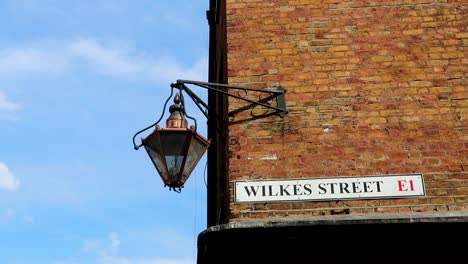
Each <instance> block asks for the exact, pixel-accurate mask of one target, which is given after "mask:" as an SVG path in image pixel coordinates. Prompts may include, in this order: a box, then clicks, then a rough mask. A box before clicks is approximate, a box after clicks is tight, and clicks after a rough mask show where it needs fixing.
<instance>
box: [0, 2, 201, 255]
mask: <svg viewBox="0 0 468 264" xmlns="http://www.w3.org/2000/svg"><path fill="white" fill-rule="evenodd" d="M208 3H209V1H208V0H204V1H193V0H171V1H166V0H157V1H154V0H151V1H150V0H41V1H38V0H0V18H1V19H0V21H1V23H0V32H2V33H1V34H0V263H2V264H187V263H195V259H196V239H197V235H198V234H199V233H200V232H201V231H203V230H204V229H205V228H206V187H205V183H204V182H205V181H204V178H205V175H204V165H205V162H206V160H205V158H204V159H203V160H202V161H201V162H200V164H199V165H198V167H197V169H196V170H195V171H194V173H193V174H192V176H191V177H190V179H189V180H188V182H187V184H186V186H185V188H184V189H183V191H182V193H180V194H178V193H174V192H169V190H168V189H167V188H164V187H163V184H162V181H161V179H160V177H159V175H157V172H156V170H155V169H154V168H153V167H152V164H151V162H150V160H149V159H148V158H147V154H146V153H145V152H144V150H143V149H140V150H139V151H135V150H134V149H133V146H132V142H131V139H132V136H133V134H134V133H135V132H137V131H138V130H139V129H142V128H144V127H146V126H148V125H149V124H151V123H153V122H155V121H156V120H157V119H158V118H159V116H160V114H161V112H162V107H163V102H164V101H165V99H166V98H167V96H168V95H169V93H170V88H169V85H170V83H171V82H174V81H175V80H177V79H193V80H201V81H206V79H207V74H208V72H207V58H208V36H209V35H208V24H207V21H206V18H205V11H206V9H208ZM192 88H194V90H195V91H196V92H197V93H198V94H199V95H200V96H201V97H204V98H206V92H205V91H201V90H199V89H196V88H195V87H192ZM190 111H192V112H190ZM197 111H198V110H197V109H195V108H194V107H193V106H188V112H189V113H190V114H191V115H192V116H195V117H196V118H197V119H198V120H199V122H198V123H199V130H200V132H201V133H202V134H205V131H206V125H205V124H206V120H205V119H204V117H203V115H201V113H199V112H197ZM166 117H167V115H166ZM164 120H165V118H164ZM143 136H145V134H143Z"/></svg>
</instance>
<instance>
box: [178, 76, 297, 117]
mask: <svg viewBox="0 0 468 264" xmlns="http://www.w3.org/2000/svg"><path fill="white" fill-rule="evenodd" d="M186 84H192V85H196V86H199V87H202V88H205V89H207V90H210V91H215V92H217V93H221V94H224V95H227V96H230V97H234V98H237V99H240V100H243V101H246V102H249V103H251V104H254V105H260V106H263V107H265V108H269V109H273V110H276V111H277V114H278V115H279V116H280V117H284V116H286V115H287V113H288V111H287V110H286V99H285V95H284V94H285V93H286V89H284V88H283V87H281V86H279V87H277V88H275V89H271V88H265V89H257V88H251V87H245V86H238V85H229V84H222V83H210V82H200V81H191V80H177V82H176V83H173V84H171V87H177V88H179V89H181V90H184V91H185V92H186V93H187V94H188V95H189V96H190V97H191V98H192V100H193V101H194V102H195V103H196V105H197V106H198V108H199V109H200V110H202V112H203V114H204V115H205V116H206V117H208V114H207V113H206V111H204V110H203V109H202V108H201V106H200V105H202V106H203V107H205V109H208V104H206V103H205V102H203V100H202V99H201V98H200V97H198V96H197V95H196V94H195V93H194V92H193V91H192V90H190V89H189V88H188V87H187V85H186ZM219 88H228V89H233V90H242V91H253V92H261V93H268V94H270V96H269V97H268V99H274V98H276V107H275V106H271V105H269V104H266V103H263V102H262V100H261V101H254V100H251V99H248V98H244V97H242V96H239V95H235V94H231V93H228V92H227V91H224V90H221V89H219Z"/></svg>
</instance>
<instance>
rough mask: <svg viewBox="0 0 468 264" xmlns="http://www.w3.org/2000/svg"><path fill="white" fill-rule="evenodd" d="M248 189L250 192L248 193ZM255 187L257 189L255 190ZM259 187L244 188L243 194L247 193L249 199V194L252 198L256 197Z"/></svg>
mask: <svg viewBox="0 0 468 264" xmlns="http://www.w3.org/2000/svg"><path fill="white" fill-rule="evenodd" d="M249 187H250V191H249ZM255 187H257V188H255ZM258 188H259V186H244V189H245V192H247V195H248V196H249V197H250V194H251V193H253V196H257V192H258Z"/></svg>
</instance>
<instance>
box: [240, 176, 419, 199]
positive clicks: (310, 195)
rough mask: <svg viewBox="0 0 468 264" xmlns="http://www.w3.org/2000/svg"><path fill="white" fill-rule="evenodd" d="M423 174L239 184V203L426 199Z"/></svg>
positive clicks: (245, 182)
mask: <svg viewBox="0 0 468 264" xmlns="http://www.w3.org/2000/svg"><path fill="white" fill-rule="evenodd" d="M424 195H425V189H424V181H423V175H422V174H410V175H388V176H362V177H336V178H329V177H327V178H313V179H311V178H308V179H293V180H261V181H236V182H235V187H234V196H235V202H236V203H260V202H275V201H313V200H322V201H323V200H341V199H382V198H396V197H414V196H424Z"/></svg>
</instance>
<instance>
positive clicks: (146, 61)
mask: <svg viewBox="0 0 468 264" xmlns="http://www.w3.org/2000/svg"><path fill="white" fill-rule="evenodd" d="M70 50H71V51H72V54H73V55H75V56H77V57H79V58H82V59H85V60H86V61H87V62H88V63H90V64H92V65H93V66H94V69H95V70H97V71H98V72H100V73H103V74H108V75H112V76H116V77H120V78H122V77H123V78H126V79H133V80H145V81H148V80H149V81H164V82H171V81H175V80H176V79H181V78H184V79H205V78H203V77H204V76H203V75H205V74H206V72H207V70H206V69H207V60H206V59H199V60H198V61H196V62H194V63H193V64H192V65H191V66H188V67H187V66H185V65H182V64H181V63H179V62H178V61H177V60H176V59H174V58H173V57H170V56H166V55H159V56H149V55H146V54H132V53H131V51H130V50H128V49H123V48H115V47H106V46H104V45H102V44H101V43H98V42H97V41H95V40H92V39H79V40H77V41H75V42H73V43H71V44H70Z"/></svg>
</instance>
